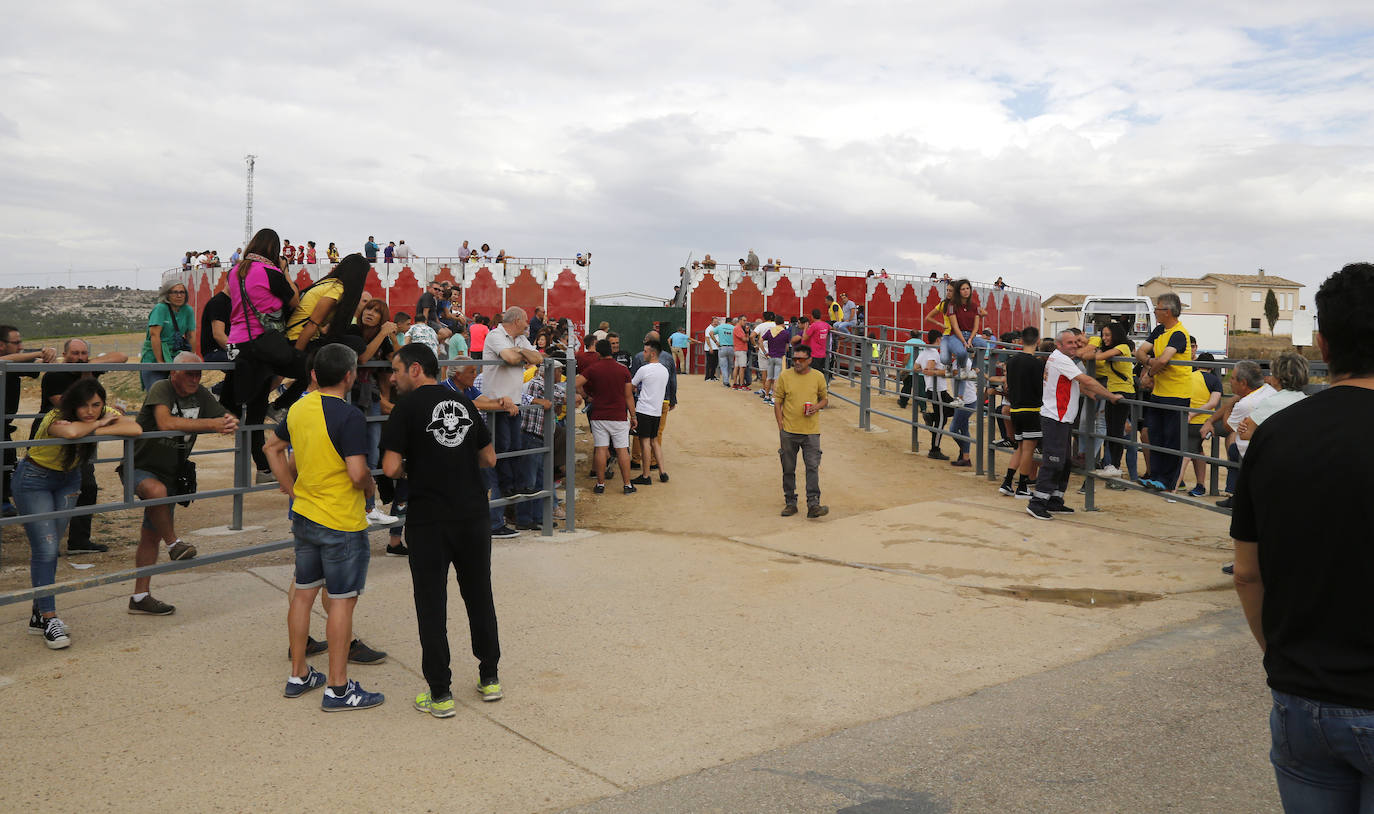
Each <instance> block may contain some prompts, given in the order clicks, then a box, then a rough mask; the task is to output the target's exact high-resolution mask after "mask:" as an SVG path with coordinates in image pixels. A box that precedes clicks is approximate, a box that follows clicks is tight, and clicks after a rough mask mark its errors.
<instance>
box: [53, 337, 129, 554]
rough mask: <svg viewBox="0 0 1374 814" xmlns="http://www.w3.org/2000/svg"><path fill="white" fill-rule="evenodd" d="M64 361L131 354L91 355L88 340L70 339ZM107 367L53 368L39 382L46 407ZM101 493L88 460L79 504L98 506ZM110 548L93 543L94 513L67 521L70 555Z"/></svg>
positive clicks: (120, 358)
mask: <svg viewBox="0 0 1374 814" xmlns="http://www.w3.org/2000/svg"><path fill="white" fill-rule="evenodd" d="M62 361H63V362H64V363H66V364H69V365H81V364H87V363H106V362H108V363H110V364H123V363H124V362H127V361H129V357H128V355H127V354H123V353H120V352H119V351H110V352H109V353H102V354H100V355H99V356H97V357H95V358H94V359H92V358H91V346H90V345H89V344H88V343H87V342H86V340H84V339H68V340H67V342H66V344H64V345H63V346H62ZM105 372H106V371H104V370H86V371H75V370H50V371H48V372H47V373H44V374H43V378H42V379H41V380H40V382H39V390H40V391H41V392H42V398H43V409H44V410H52V409H56V408H57V407H59V406H61V404H62V394H63V393H65V392H67V388H68V387H71V386H72V385H73V384H75V383H76V382H77V380H78V379H85V378H95V379H98V378H100V376H101V374H103V373H105ZM42 421H43V418H42V416H39V417H38V418H35V419H34V420H33V428H32V429H30V430H29V437H30V438H32V437H33V433H34V431H36V430H37V429H38V425H39V424H40V423H42ZM98 494H99V492H98V489H97V488H96V482H95V462H94V461H93V460H87V461H86V463H84V464H82V465H81V496H80V497H78V498H77V500H76V505H77V506H94V505H95V501H96V497H97V495H98ZM109 550H110V547H109V546H107V545H105V544H104V543H93V542H91V516H90V515H89V514H79V515H76V516H75V517H73V518H72V519H71V522H69V523H68V524H67V553H68V554H90V553H95V552H105V551H109Z"/></svg>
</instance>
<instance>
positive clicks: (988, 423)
mask: <svg viewBox="0 0 1374 814" xmlns="http://www.w3.org/2000/svg"><path fill="white" fill-rule="evenodd" d="M993 350H994V349H993V348H990V347H989V348H986V349H985V353H984V360H983V368H982V369H980V370H979V373H980V374H981V375H982V377H983V382H984V383H986V382H987V380H988V378H989V376H988V374H989V373H990V372H991V371H992V353H993ZM1000 417H1001V416H1000V414H999V413H997V412H996V411H995V410H988V411H987V412H986V414H985V415H984V416H983V419H984V421H983V425H982V426H981V427H980V428H979V435H978V452H979V454H980V455H981V454H983V453H984V452H986V453H987V456H988V462H987V469H986V474H987V476H988V482H989V483H992V482H994V481H996V480H997V475H996V472H997V445H996V444H995V443H993V442H992V439H994V438H996V437H997V434H998V433H997V420H998V418H1000Z"/></svg>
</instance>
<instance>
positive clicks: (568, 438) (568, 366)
mask: <svg viewBox="0 0 1374 814" xmlns="http://www.w3.org/2000/svg"><path fill="white" fill-rule="evenodd" d="M572 343H573V338H572V336H571V335H569V337H568V347H567V350H566V353H567V356H565V357H564V360H563V364H564V367H563V370H564V374H565V375H564V378H565V379H566V383H565V384H564V385H563V387H564V390H565V392H567V390H568V389H571V391H572V392H570V393H568V394H567V406H566V407H564V410H563V414H564V416H565V417H564V419H563V437H564V439H565V444H564V447H563V513H564V515H565V516H566V518H567V519H566V520H564V521H563V531H565V532H570V531H577V512H576V511H575V510H574V506H573V503H574V501H576V499H577V489H576V487H574V486H573V483H574V482H575V481H576V480H577V479H576V478H574V477H573V472H574V471H575V470H576V469H577V446H576V445H577V359H576V358H575V357H574V356H573V344H572ZM550 444H552V441H550Z"/></svg>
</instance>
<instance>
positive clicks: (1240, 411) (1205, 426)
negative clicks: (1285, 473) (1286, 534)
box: [1198, 360, 1276, 509]
mask: <svg viewBox="0 0 1374 814" xmlns="http://www.w3.org/2000/svg"><path fill="white" fill-rule="evenodd" d="M1231 392H1232V393H1234V394H1235V396H1233V397H1232V398H1230V399H1228V400H1227V401H1226V402H1225V403H1224V404H1222V405H1221V409H1219V410H1217V411H1216V414H1215V415H1211V416H1208V417H1207V420H1206V421H1204V422H1202V427H1201V428H1199V430H1198V434H1199V435H1201V436H1202V439H1203V440H1204V441H1205V440H1207V439H1208V438H1211V437H1212V433H1213V432H1215V431H1216V425H1217V423H1218V422H1225V426H1227V427H1230V428H1231V433H1232V437H1231V438H1230V443H1229V444H1227V445H1226V457H1227V459H1228V460H1230V461H1233V462H1235V463H1240V460H1241V458H1242V457H1244V455H1245V448H1246V447H1248V446H1250V442H1249V441H1246V440H1244V439H1242V438H1241V437H1240V435H1239V434H1238V433H1237V432H1236V431H1237V430H1239V429H1240V425H1241V423H1242V422H1244V421H1245V419H1247V418H1249V417H1250V414H1251V413H1252V412H1254V409H1255V408H1256V407H1258V406H1259V404H1260V402H1262V401H1265V400H1267V399H1268V398H1269V397H1270V396H1272V395H1274V393H1275V392H1276V391H1275V390H1274V388H1273V387H1271V386H1270V385H1269V383H1268V382H1266V381H1265V380H1264V371H1263V370H1261V369H1260V366H1259V364H1258V363H1257V362H1251V361H1249V360H1246V361H1243V362H1237V363H1236V367H1235V369H1234V370H1232V371H1231ZM1238 473H1239V467H1237V468H1235V469H1227V470H1226V491H1227V492H1228V493H1230V492H1234V491H1235V487H1236V475H1237V474H1238ZM1217 505H1218V506H1221V507H1222V508H1223V509H1229V508H1230V507H1231V499H1230V498H1229V497H1228V498H1226V499H1225V500H1222V501H1220V502H1219V503H1217Z"/></svg>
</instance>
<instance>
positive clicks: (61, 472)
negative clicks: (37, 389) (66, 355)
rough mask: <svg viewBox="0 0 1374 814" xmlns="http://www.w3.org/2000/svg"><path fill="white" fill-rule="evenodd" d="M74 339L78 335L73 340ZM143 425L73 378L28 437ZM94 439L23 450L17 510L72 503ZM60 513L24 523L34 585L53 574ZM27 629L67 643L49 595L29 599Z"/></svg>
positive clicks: (121, 432)
mask: <svg viewBox="0 0 1374 814" xmlns="http://www.w3.org/2000/svg"><path fill="white" fill-rule="evenodd" d="M78 341H79V340H78ZM142 432H143V430H142V428H140V427H139V426H138V424H137V423H135V422H134V421H133V420H132V419H130V418H128V417H126V416H125V415H124V414H123V413H121V412H119V411H118V410H116V409H115V408H113V407H107V406H106V405H105V388H104V387H101V385H100V382H98V381H96V380H95V379H94V378H78V379H77V380H76V381H74V382H72V384H71V385H70V386H68V387H67V389H66V390H64V391H63V393H62V395H61V397H60V398H59V400H58V406H56V407H54V408H53V409H51V410H49V411H48V412H47V414H46V415H44V416H43V420H42V421H41V422H40V423H39V425H38V429H37V431H36V432H34V435H33V438H34V440H37V441H44V440H47V439H50V438H68V439H77V438H88V437H90V436H93V435H108V436H125V437H132V436H137V435H140V434H142ZM95 447H96V445H95V444H94V443H85V444H68V445H64V446H39V447H29V452H28V455H27V456H25V458H24V460H22V461H20V462H19V465H18V466H17V467H15V470H14V503H15V505H16V506H17V507H18V509H19V513H20V514H24V515H30V514H32V515H42V514H47V513H49V512H54V511H63V510H65V509H70V508H72V507H73V506H75V505H76V501H77V494H78V492H80V490H81V471H82V469H83V468H85V466H86V464H87V463H89V462H90V460H91V459H92V458H94V457H95ZM67 522H68V518H66V517H38V518H35V519H33V520H30V521H28V522H26V523H24V532H25V533H26V534H27V535H28V538H29V550H30V554H29V579H30V583H31V584H32V585H33V587H35V588H40V587H42V586H44V585H51V584H53V582H54V581H56V579H57V553H58V545H60V543H61V540H62V533H63V532H64V531H65V530H66V526H67ZM29 632H30V633H33V634H36V635H40V636H42V637H43V641H44V643H45V644H47V646H48V647H50V648H52V649H53V650H60V649H62V648H64V647H67V646H68V645H70V644H71V637H70V635H69V634H68V632H67V627H66V625H65V624H63V622H62V620H61V619H59V618H57V603H56V601H55V600H54V599H53V597H51V596H44V597H40V598H38V599H35V600H34V601H33V612H32V614H31V615H30V616H29Z"/></svg>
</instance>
